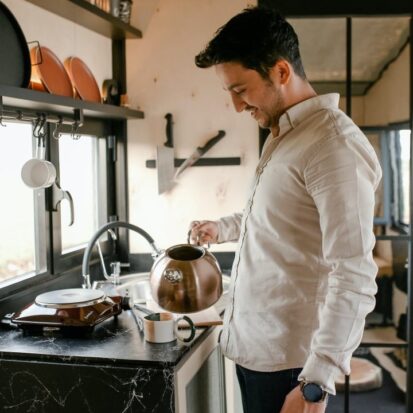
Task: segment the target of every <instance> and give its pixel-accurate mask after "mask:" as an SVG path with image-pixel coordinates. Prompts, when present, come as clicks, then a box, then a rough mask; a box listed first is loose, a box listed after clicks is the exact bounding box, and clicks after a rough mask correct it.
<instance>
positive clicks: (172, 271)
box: [163, 268, 184, 284]
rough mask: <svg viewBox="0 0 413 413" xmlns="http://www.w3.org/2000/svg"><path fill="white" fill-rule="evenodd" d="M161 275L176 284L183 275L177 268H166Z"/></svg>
mask: <svg viewBox="0 0 413 413" xmlns="http://www.w3.org/2000/svg"><path fill="white" fill-rule="evenodd" d="M163 276H164V277H165V278H166V279H167V280H168V281H169V282H170V283H171V284H177V283H179V282H180V281H182V278H183V277H184V276H183V274H182V272H181V271H180V270H179V269H177V268H167V269H166V270H165V271H164V272H163Z"/></svg>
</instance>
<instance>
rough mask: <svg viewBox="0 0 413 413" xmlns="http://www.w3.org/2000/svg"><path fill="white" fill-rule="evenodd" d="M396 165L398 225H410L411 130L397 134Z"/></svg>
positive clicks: (396, 213)
mask: <svg viewBox="0 0 413 413" xmlns="http://www.w3.org/2000/svg"><path fill="white" fill-rule="evenodd" d="M395 141H396V145H395V158H396V159H395V161H396V162H395V165H396V167H397V169H396V170H395V171H394V179H395V180H397V186H396V187H397V189H398V191H397V194H395V218H396V219H395V221H396V224H400V225H408V224H409V223H410V191H409V187H410V130H408V129H401V130H399V131H397V132H396V133H395Z"/></svg>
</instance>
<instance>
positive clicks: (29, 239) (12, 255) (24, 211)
mask: <svg viewBox="0 0 413 413" xmlns="http://www.w3.org/2000/svg"><path fill="white" fill-rule="evenodd" d="M5 125H6V126H0V145H1V151H0V188H1V191H2V194H1V208H0V212H1V213H0V234H1V237H0V283H4V281H6V280H11V279H13V281H17V280H18V279H21V278H22V277H27V276H32V275H34V274H37V273H40V272H42V271H44V270H45V267H46V252H45V248H44V247H42V246H44V245H45V227H44V214H42V213H40V211H44V209H45V207H44V196H42V195H44V189H41V190H36V191H34V190H33V189H30V188H28V187H26V186H25V185H24V183H23V181H22V179H21V175H20V174H21V168H22V166H23V164H24V163H25V162H26V161H27V160H29V159H31V158H32V157H33V156H34V142H33V138H32V125H31V124H30V123H24V122H18V123H17V122H6V123H5ZM42 218H43V219H42Z"/></svg>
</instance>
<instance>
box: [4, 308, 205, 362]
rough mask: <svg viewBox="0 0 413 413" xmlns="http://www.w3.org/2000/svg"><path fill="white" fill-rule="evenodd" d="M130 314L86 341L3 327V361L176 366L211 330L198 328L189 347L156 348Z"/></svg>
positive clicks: (112, 321) (169, 345) (178, 344)
mask: <svg viewBox="0 0 413 413" xmlns="http://www.w3.org/2000/svg"><path fill="white" fill-rule="evenodd" d="M131 311H135V310H127V311H123V312H122V313H121V314H120V315H119V316H118V317H117V318H114V317H112V318H110V319H108V320H106V321H105V322H103V323H101V324H99V325H97V326H96V327H95V329H94V330H93V332H92V333H90V334H89V335H86V336H84V337H65V336H62V335H61V334H59V333H56V332H45V333H43V334H42V335H30V334H27V333H23V331H22V330H20V329H12V330H4V329H1V327H0V357H1V358H2V359H23V360H28V359H30V360H37V361H49V362H66V363H87V364H105V365H108V364H113V365H122V366H123V365H124V366H135V365H147V366H154V367H162V368H165V367H167V366H171V367H173V366H175V365H177V364H178V363H179V362H180V360H181V359H182V358H183V357H184V356H185V355H186V354H187V353H188V352H190V351H191V349H192V348H193V347H194V346H196V345H197V343H198V342H199V341H200V340H202V339H203V336H206V335H207V332H208V331H210V329H211V328H213V327H209V328H199V329H197V334H196V338H195V340H193V341H192V342H191V343H190V344H189V345H186V344H183V343H181V342H178V341H174V342H171V343H165V344H153V343H148V342H146V341H145V339H144V337H143V332H141V331H139V328H138V326H137V322H136V319H135V317H134V316H133V314H132V312H131Z"/></svg>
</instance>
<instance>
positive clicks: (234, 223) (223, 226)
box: [216, 214, 241, 244]
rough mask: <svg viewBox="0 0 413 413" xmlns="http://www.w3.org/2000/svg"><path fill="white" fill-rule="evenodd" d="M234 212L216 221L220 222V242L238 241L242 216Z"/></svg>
mask: <svg viewBox="0 0 413 413" xmlns="http://www.w3.org/2000/svg"><path fill="white" fill-rule="evenodd" d="M237 215H238V214H234V215H231V216H228V217H223V218H221V219H219V220H218V221H216V223H217V224H218V240H217V241H218V244H221V243H223V242H231V241H233V242H235V241H238V238H239V231H240V221H241V217H240V216H239V217H238V216H237Z"/></svg>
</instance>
